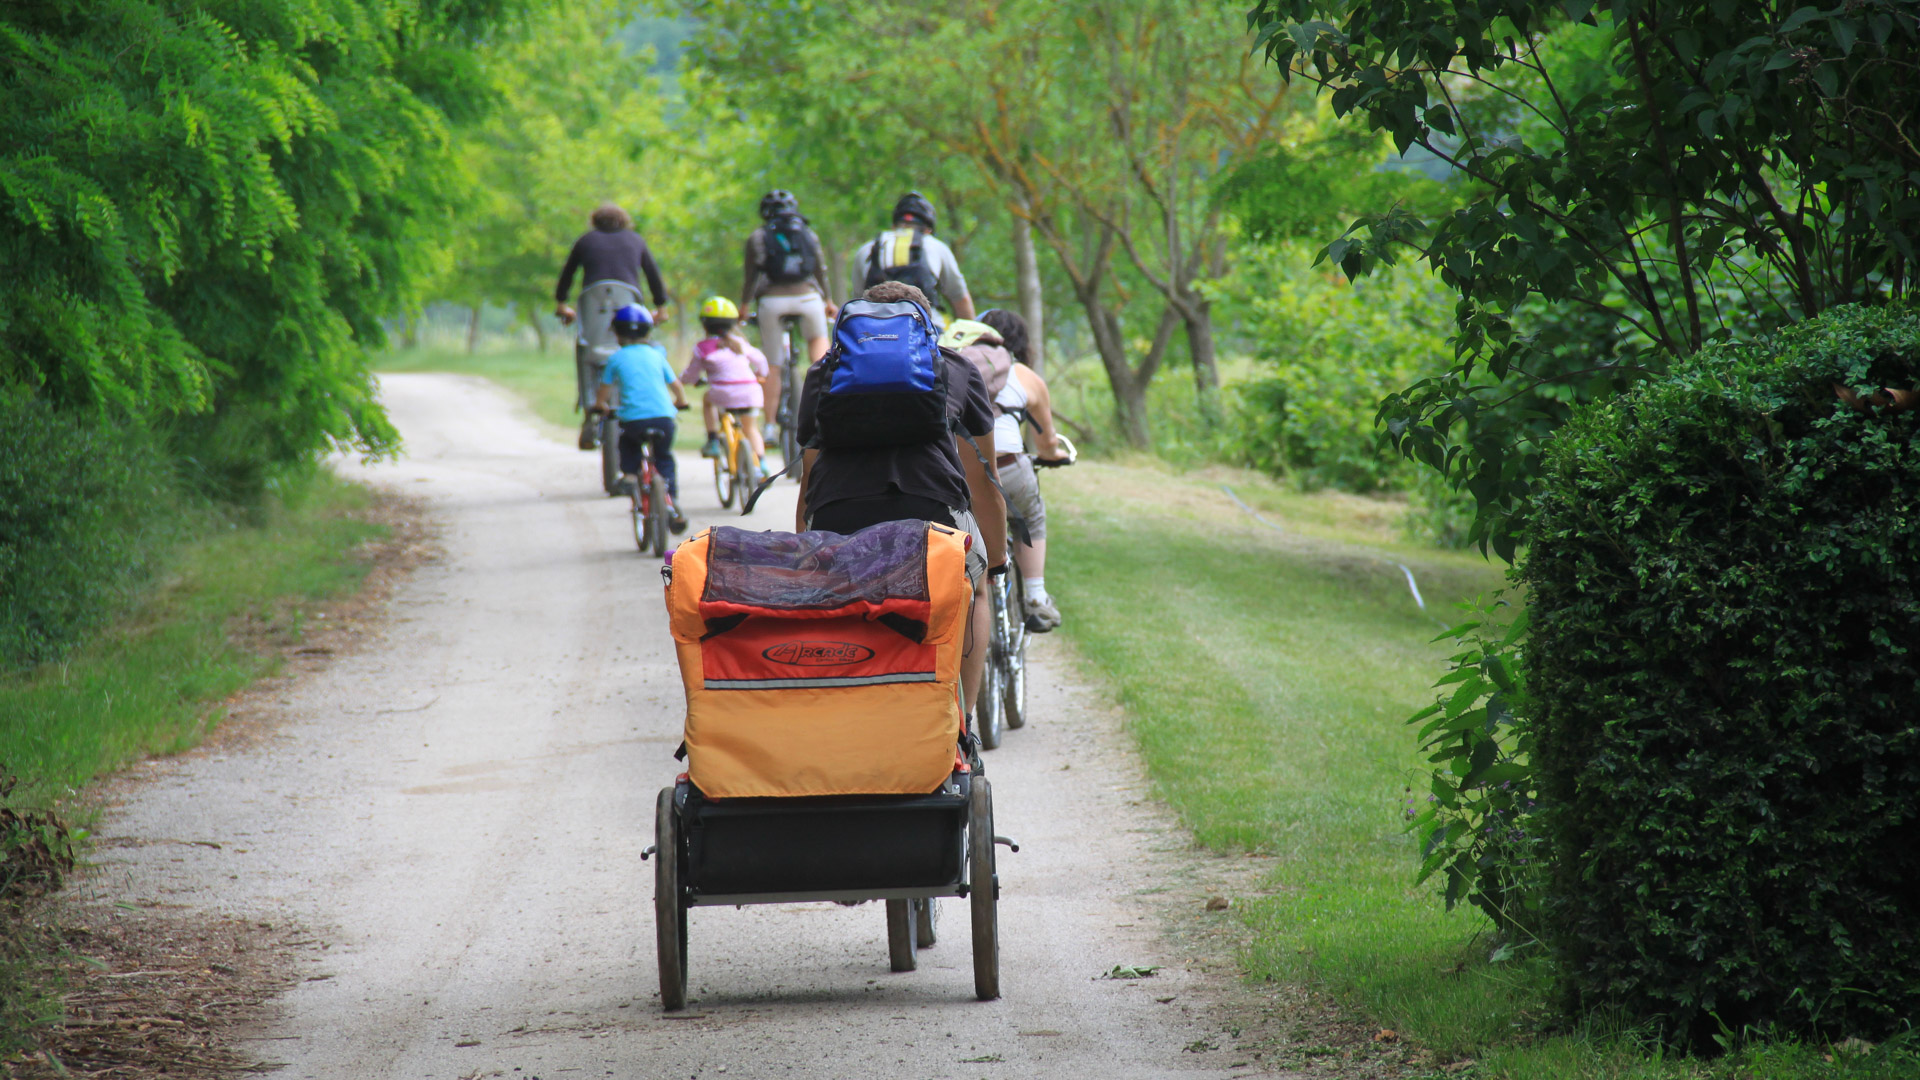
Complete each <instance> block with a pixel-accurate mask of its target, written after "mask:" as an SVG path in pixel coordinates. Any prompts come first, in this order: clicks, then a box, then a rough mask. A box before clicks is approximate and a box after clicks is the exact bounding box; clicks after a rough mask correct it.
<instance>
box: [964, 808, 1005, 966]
mask: <svg viewBox="0 0 1920 1080" xmlns="http://www.w3.org/2000/svg"><path fill="white" fill-rule="evenodd" d="M967 900H968V906H969V907H970V908H971V913H972V915H973V995H974V996H975V997H977V998H979V999H980V1000H981V1001H992V1000H993V999H994V998H997V997H999V996H1000V914H999V910H998V909H999V903H1000V880H999V878H998V877H997V876H996V875H995V872H994V846H993V790H992V788H991V787H990V786H989V785H988V784H987V781H986V778H985V777H983V776H979V775H975V776H974V778H973V790H972V792H971V793H970V795H969V799H968V805H967Z"/></svg>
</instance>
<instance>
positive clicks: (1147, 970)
mask: <svg viewBox="0 0 1920 1080" xmlns="http://www.w3.org/2000/svg"><path fill="white" fill-rule="evenodd" d="M1159 972H1160V967H1159V965H1157V964H1155V965H1153V966H1151V967H1129V966H1128V965H1126V964H1115V965H1113V970H1112V971H1109V972H1107V973H1106V974H1105V975H1102V976H1101V978H1103V979H1151V978H1153V977H1154V976H1155V975H1157V974H1159Z"/></svg>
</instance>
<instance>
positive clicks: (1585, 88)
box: [1248, 0, 1920, 557]
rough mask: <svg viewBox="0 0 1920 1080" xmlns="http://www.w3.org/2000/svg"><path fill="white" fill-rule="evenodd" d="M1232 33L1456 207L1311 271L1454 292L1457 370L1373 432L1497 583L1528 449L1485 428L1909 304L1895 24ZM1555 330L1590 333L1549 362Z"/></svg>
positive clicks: (1780, 6)
mask: <svg viewBox="0 0 1920 1080" xmlns="http://www.w3.org/2000/svg"><path fill="white" fill-rule="evenodd" d="M1248 18H1249V22H1250V24H1251V25H1252V27H1253V28H1254V29H1255V31H1256V32H1257V34H1258V35H1259V40H1260V41H1261V42H1262V43H1263V44H1264V46H1265V48H1266V52H1267V55H1268V56H1269V58H1270V59H1271V60H1272V62H1273V63H1274V64H1275V65H1276V66H1277V67H1278V68H1279V69H1280V70H1281V72H1282V74H1283V75H1284V76H1285V77H1287V78H1300V79H1305V80H1307V81H1309V82H1312V83H1315V84H1317V85H1319V86H1322V87H1324V88H1326V89H1328V90H1330V91H1331V93H1332V103H1333V107H1334V109H1335V110H1336V111H1337V112H1339V113H1341V114H1356V115H1358V116H1361V117H1363V118H1365V119H1366V121H1367V122H1368V123H1369V124H1370V125H1372V126H1373V127H1374V128H1376V129H1379V130H1382V131H1385V132H1386V133H1388V134H1389V135H1391V137H1392V138H1393V140H1394V141H1395V143H1396V144H1397V145H1398V146H1399V147H1400V148H1401V149H1403V150H1404V149H1406V148H1407V147H1410V146H1419V147H1422V148H1423V149H1424V150H1425V151H1426V152H1427V153H1428V154H1431V155H1433V156H1434V157H1436V158H1438V159H1440V160H1443V161H1446V162H1448V163H1449V164H1450V165H1451V166H1452V167H1453V168H1454V169H1456V170H1458V171H1459V173H1460V174H1462V175H1463V176H1465V177H1467V178H1469V179H1470V180H1471V181H1472V182H1473V183H1474V184H1475V185H1476V189H1477V196H1476V197H1475V198H1473V199H1472V200H1471V201H1469V202H1468V203H1467V205H1465V206H1464V207H1462V208H1461V209H1459V210H1458V211H1456V212H1454V213H1453V214H1452V215H1450V216H1448V217H1446V218H1444V219H1442V220H1440V221H1438V222H1437V223H1434V224H1433V225H1432V226H1431V227H1430V228H1429V227H1428V225H1427V223H1425V222H1422V221H1420V220H1419V219H1418V218H1416V217H1415V216H1413V215H1412V214H1410V213H1407V212H1405V211H1403V210H1396V209H1384V210H1382V211H1380V212H1376V213H1374V214H1370V215H1367V216H1363V217H1361V218H1359V219H1358V220H1357V221H1356V222H1355V223H1354V225H1353V227H1352V228H1350V229H1349V230H1348V232H1347V234H1346V235H1345V236H1343V237H1341V238H1340V239H1338V240H1336V241H1334V242H1333V243H1332V244H1330V245H1328V247H1327V248H1326V249H1325V252H1324V255H1325V257H1328V258H1331V259H1332V260H1334V261H1335V262H1337V263H1339V264H1340V265H1341V266H1342V267H1343V268H1344V269H1345V270H1346V271H1347V273H1348V274H1350V275H1359V274H1364V273H1367V272H1369V271H1370V270H1371V269H1373V268H1374V267H1376V266H1379V265H1383V264H1388V263H1391V262H1392V261H1393V260H1394V259H1395V258H1396V257H1397V253H1398V251H1399V250H1400V249H1401V248H1403V247H1408V246H1410V247H1411V248H1412V249H1413V250H1415V251H1417V252H1418V253H1419V255H1420V256H1421V257H1422V258H1424V259H1425V260H1426V261H1427V263H1428V264H1429V265H1430V266H1431V267H1432V268H1433V269H1434V270H1435V271H1436V272H1437V273H1439V274H1440V275H1441V277H1442V278H1443V279H1444V280H1445V281H1446V282H1447V284H1448V285H1449V286H1450V287H1452V288H1453V289H1454V290H1456V291H1457V292H1458V293H1459V295H1460V304H1459V306H1458V308H1457V315H1456V317H1457V321H1458V329H1459V334H1458V336H1457V338H1456V349H1457V359H1456V363H1455V366H1454V368H1453V370H1452V371H1451V372H1449V373H1448V374H1447V375H1445V376H1443V377H1440V378H1436V379H1429V380H1423V381H1421V382H1419V383H1416V384H1415V385H1414V386H1412V387H1410V388H1408V389H1407V390H1406V391H1405V392H1404V393H1401V394H1397V395H1394V396H1392V397H1390V398H1389V399H1388V400H1387V401H1386V402H1385V403H1384V404H1383V407H1382V418H1383V419H1384V420H1385V421H1386V423H1387V430H1388V432H1389V434H1390V436H1391V437H1392V438H1393V439H1394V440H1395V441H1396V443H1397V444H1398V445H1399V446H1400V447H1401V448H1402V449H1403V450H1404V451H1405V452H1406V453H1409V454H1411V455H1414V456H1416V457H1418V458H1420V459H1421V460H1423V461H1425V462H1427V463H1428V464H1429V465H1431V466H1433V467H1434V468H1436V469H1439V470H1441V471H1442V472H1443V473H1445V474H1446V475H1447V476H1448V477H1449V478H1451V479H1452V480H1453V481H1454V482H1455V483H1456V484H1458V485H1460V486H1464V487H1465V488H1466V489H1467V490H1469V491H1471V492H1472V493H1473V495H1474V497H1475V500H1476V502H1477V504H1478V506H1479V508H1480V513H1479V519H1478V520H1477V521H1476V524H1475V534H1476V537H1477V538H1478V539H1480V540H1481V542H1482V543H1483V544H1486V543H1491V544H1492V546H1493V547H1494V549H1495V550H1497V551H1498V552H1499V553H1500V554H1501V555H1502V556H1504V557H1511V554H1512V550H1513V531H1514V529H1515V528H1516V527H1517V526H1518V524H1519V522H1520V521H1521V520H1522V519H1523V518H1524V515H1525V512H1526V504H1527V494H1528V490H1529V487H1528V485H1529V483H1530V478H1531V476H1532V473H1533V460H1534V455H1535V449H1536V445H1537V439H1538V436H1539V435H1540V434H1542V432H1540V431H1539V430H1538V428H1537V427H1531V426H1529V425H1528V423H1527V422H1526V421H1525V420H1524V419H1523V418H1520V417H1516V416H1515V415H1514V414H1513V413H1512V412H1511V411H1509V410H1504V409H1500V408H1496V407H1495V406H1498V405H1500V404H1502V403H1505V402H1507V401H1510V400H1511V399H1512V398H1514V397H1515V395H1516V394H1533V395H1536V396H1538V395H1541V394H1542V393H1543V392H1553V391H1555V390H1559V391H1562V392H1566V393H1576V392H1577V393H1608V392H1613V391H1614V390H1616V389H1617V388H1618V387H1619V386H1621V385H1623V384H1624V382H1625V381H1626V379H1627V378H1629V377H1631V376H1633V375H1635V374H1639V373H1644V372H1648V371H1657V370H1660V369H1661V368H1662V367H1663V366H1664V364H1665V363H1666V361H1667V359H1668V358H1671V357H1674V356H1681V355H1686V354H1689V353H1692V352H1694V351H1696V350H1698V349H1699V348H1700V347H1701V346H1702V345H1704V344H1706V343H1707V342H1709V341H1715V340H1723V339H1729V338H1739V337H1741V336H1744V335H1749V334H1752V333H1755V332H1758V331H1762V330H1765V329H1766V328H1768V327H1769V326H1773V325H1777V324H1779V323H1781V322H1783V321H1791V320H1797V319H1804V318H1807V317H1809V316H1811V315H1814V314H1816V313H1818V312H1820V311H1822V310H1824V309H1826V308H1828V307H1832V306H1834V305H1836V304H1844V303H1852V302H1879V301H1885V300H1889V299H1893V298H1897V297H1901V296H1905V295H1908V294H1910V293H1911V292H1912V290H1913V286H1914V277H1915V256H1916V253H1915V250H1914V239H1913V238H1914V236H1915V235H1916V233H1920V11H1916V10H1915V8H1914V6H1913V5H1912V4H1911V3H1907V2H1904V0H1856V2H1851V3H1848V4H1844V5H1838V6H1835V7H1833V8H1830V9H1822V8H1818V7H1808V6H1802V5H1799V4H1797V3H1774V2H1752V3H1734V2H1732V0H1615V2H1614V3H1612V4H1610V5H1607V6H1605V7H1604V8H1601V7H1599V6H1597V5H1594V4H1592V3H1584V2H1559V0H1358V2H1356V3H1352V4H1341V5H1329V4H1323V3H1316V2H1313V0H1257V2H1256V3H1255V4H1254V6H1253V8H1252V10H1251V12H1250V14H1249V17H1248ZM1593 58H1598V63H1594V62H1592V60H1593ZM1536 305H1538V306H1536ZM1529 311H1534V312H1537V313H1538V314H1539V315H1540V316H1544V317H1537V318H1535V319H1532V320H1529V319H1528V317H1527V316H1528V313H1529ZM1572 317H1578V318H1580V319H1584V320H1587V321H1588V322H1589V323H1590V324H1592V333H1591V334H1587V335H1579V336H1578V337H1577V340H1580V341H1582V342H1584V343H1582V344H1576V345H1575V347H1574V348H1572V349H1569V348H1568V347H1567V346H1568V344H1569V341H1568V337H1567V335H1566V334H1564V333H1562V332H1559V330H1560V328H1559V327H1557V326H1556V325H1555V322H1556V321H1565V320H1568V319H1570V318H1572ZM1613 342H1621V343H1624V345H1623V346H1619V347H1616V346H1615V345H1614V344H1612V343H1613ZM1596 343H1598V344H1596Z"/></svg>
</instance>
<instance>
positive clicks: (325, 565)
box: [0, 473, 384, 802]
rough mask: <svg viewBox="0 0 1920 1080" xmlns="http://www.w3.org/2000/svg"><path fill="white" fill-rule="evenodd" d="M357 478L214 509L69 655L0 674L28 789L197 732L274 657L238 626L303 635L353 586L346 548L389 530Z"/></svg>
mask: <svg viewBox="0 0 1920 1080" xmlns="http://www.w3.org/2000/svg"><path fill="white" fill-rule="evenodd" d="M368 500H369V496H368V494H367V492H366V491H365V489H363V488H360V487H357V486H354V485H352V484H348V483H346V482H344V481H341V480H338V479H336V478H334V477H333V476H332V475H331V474H327V473H316V474H314V475H312V476H310V477H305V478H302V479H299V480H297V481H294V482H292V483H289V484H287V485H285V486H284V487H283V488H282V490H281V493H280V495H279V497H278V498H276V499H274V500H273V501H272V502H270V503H269V504H268V505H267V506H265V507H264V508H262V509H261V510H259V511H258V512H257V513H255V514H253V515H251V516H249V517H247V518H238V517H231V516H227V515H223V516H214V515H212V514H211V513H209V516H208V518H207V520H205V521H203V522H201V523H200V528H199V529H198V530H197V538H196V539H193V540H191V541H189V542H187V543H185V544H184V545H182V547H181V548H180V549H179V550H178V551H177V552H176V553H175V555H174V557H173V559H172V560H171V562H170V564H169V567H168V570H167V572H166V573H165V574H164V575H163V576H162V577H161V578H160V579H159V580H158V581H157V582H156V584H155V586H154V587H153V588H152V589H150V590H149V591H148V592H147V593H146V595H145V596H144V597H143V598H142V599H141V600H140V601H139V602H138V603H137V605H136V606H135V607H134V608H133V610H132V611H130V612H129V613H127V615H126V616H125V617H124V618H122V619H121V620H120V621H119V622H118V623H117V624H115V625H114V626H113V627H111V628H110V629H108V630H107V631H105V632H103V633H101V634H99V635H98V636H96V637H95V638H94V640H92V641H91V642H89V643H87V644H85V645H83V646H82V647H80V648H79V649H77V650H75V651H74V653H73V654H72V655H71V656H69V657H68V658H67V659H66V660H64V661H62V662H59V663H53V664H47V665H44V666H42V667H40V668H37V669H35V670H33V671H31V672H28V673H25V674H23V675H19V676H15V677H12V678H9V679H7V680H5V681H4V682H0V716H7V717H21V718H31V722H28V723H12V722H9V723H7V724H5V725H0V762H4V763H5V764H6V768H7V769H8V770H9V771H11V772H12V773H13V774H14V775H16V776H18V777H19V778H20V780H21V790H20V791H19V792H18V793H17V797H19V798H20V799H21V801H26V802H46V801H51V800H54V799H59V798H61V797H64V796H65V795H67V794H70V793H71V792H73V791H74V790H76V789H78V788H79V787H80V786H81V785H83V784H85V783H86V782H87V781H88V780H90V779H92V778H93V777H94V776H97V775H99V774H101V773H103V772H106V771H109V770H111V769H114V768H115V767H117V766H119V765H121V764H123V763H125V762H127V761H129V760H132V759H134V758H137V757H141V756H143V755H147V754H156V753H158V754H165V753H172V752H177V751H179V750H182V749H185V748H186V747H189V746H191V745H193V744H194V743H195V742H197V741H198V740H199V739H200V738H201V737H202V736H203V735H204V734H205V732H206V731H207V730H208V728H209V727H210V726H211V725H212V724H213V723H215V722H217V721H218V718H219V717H218V710H217V709H214V708H212V705H213V703H214V702H217V701H219V700H220V699H221V698H223V697H225V696H227V695H228V694H231V693H233V692H234V691H235V690H238V689H240V688H241V687H243V686H245V685H246V684H247V683H249V682H251V681H252V680H253V679H255V678H257V677H259V676H260V675H262V674H265V673H267V672H268V671H270V670H272V668H273V666H274V665H275V663H276V662H277V661H276V660H275V659H274V658H272V657H271V656H267V655H262V654H261V653H260V652H258V651H255V650H254V649H251V648H248V647H247V646H246V644H245V643H243V642H242V641H240V640H239V639H237V638H236V635H235V633H234V631H235V629H236V626H237V625H238V624H240V623H242V622H244V623H245V624H246V629H247V631H248V632H249V634H250V635H254V636H258V635H263V634H264V635H268V636H270V637H276V638H280V639H283V640H284V639H294V640H297V639H298V638H299V637H300V635H301V633H302V632H303V630H304V628H305V626H306V623H307V620H308V619H309V617H310V616H309V613H308V608H309V606H310V605H311V603H312V602H314V601H318V600H322V599H325V598H327V597H330V596H337V595H339V594H341V593H344V592H346V591H349V590H351V589H353V588H354V587H356V586H357V585H359V583H360V581H361V580H362V578H363V577H364V576H365V574H366V571H367V566H366V565H365V564H364V563H363V562H362V561H361V560H358V559H356V558H354V557H353V555H352V551H353V549H354V548H355V547H356V546H357V545H359V544H360V543H361V542H362V541H364V540H367V539H369V538H371V537H374V536H376V535H379V534H382V533H383V532H384V529H383V528H382V527H380V526H377V525H373V524H369V523H367V522H365V521H363V520H360V519H359V517H357V516H356V513H357V512H358V511H362V510H364V509H365V508H366V506H367V505H368Z"/></svg>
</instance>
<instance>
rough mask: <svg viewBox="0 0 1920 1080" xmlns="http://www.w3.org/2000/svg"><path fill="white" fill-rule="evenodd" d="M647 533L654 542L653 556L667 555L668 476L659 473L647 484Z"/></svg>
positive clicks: (661, 557) (657, 557)
mask: <svg viewBox="0 0 1920 1080" xmlns="http://www.w3.org/2000/svg"><path fill="white" fill-rule="evenodd" d="M647 535H648V537H649V538H650V539H651V540H652V542H653V557H654V558H656V559H663V558H665V557H666V555H667V478H666V477H664V476H661V475H660V474H659V473H654V474H653V479H652V480H651V481H649V482H648V484H647Z"/></svg>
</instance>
